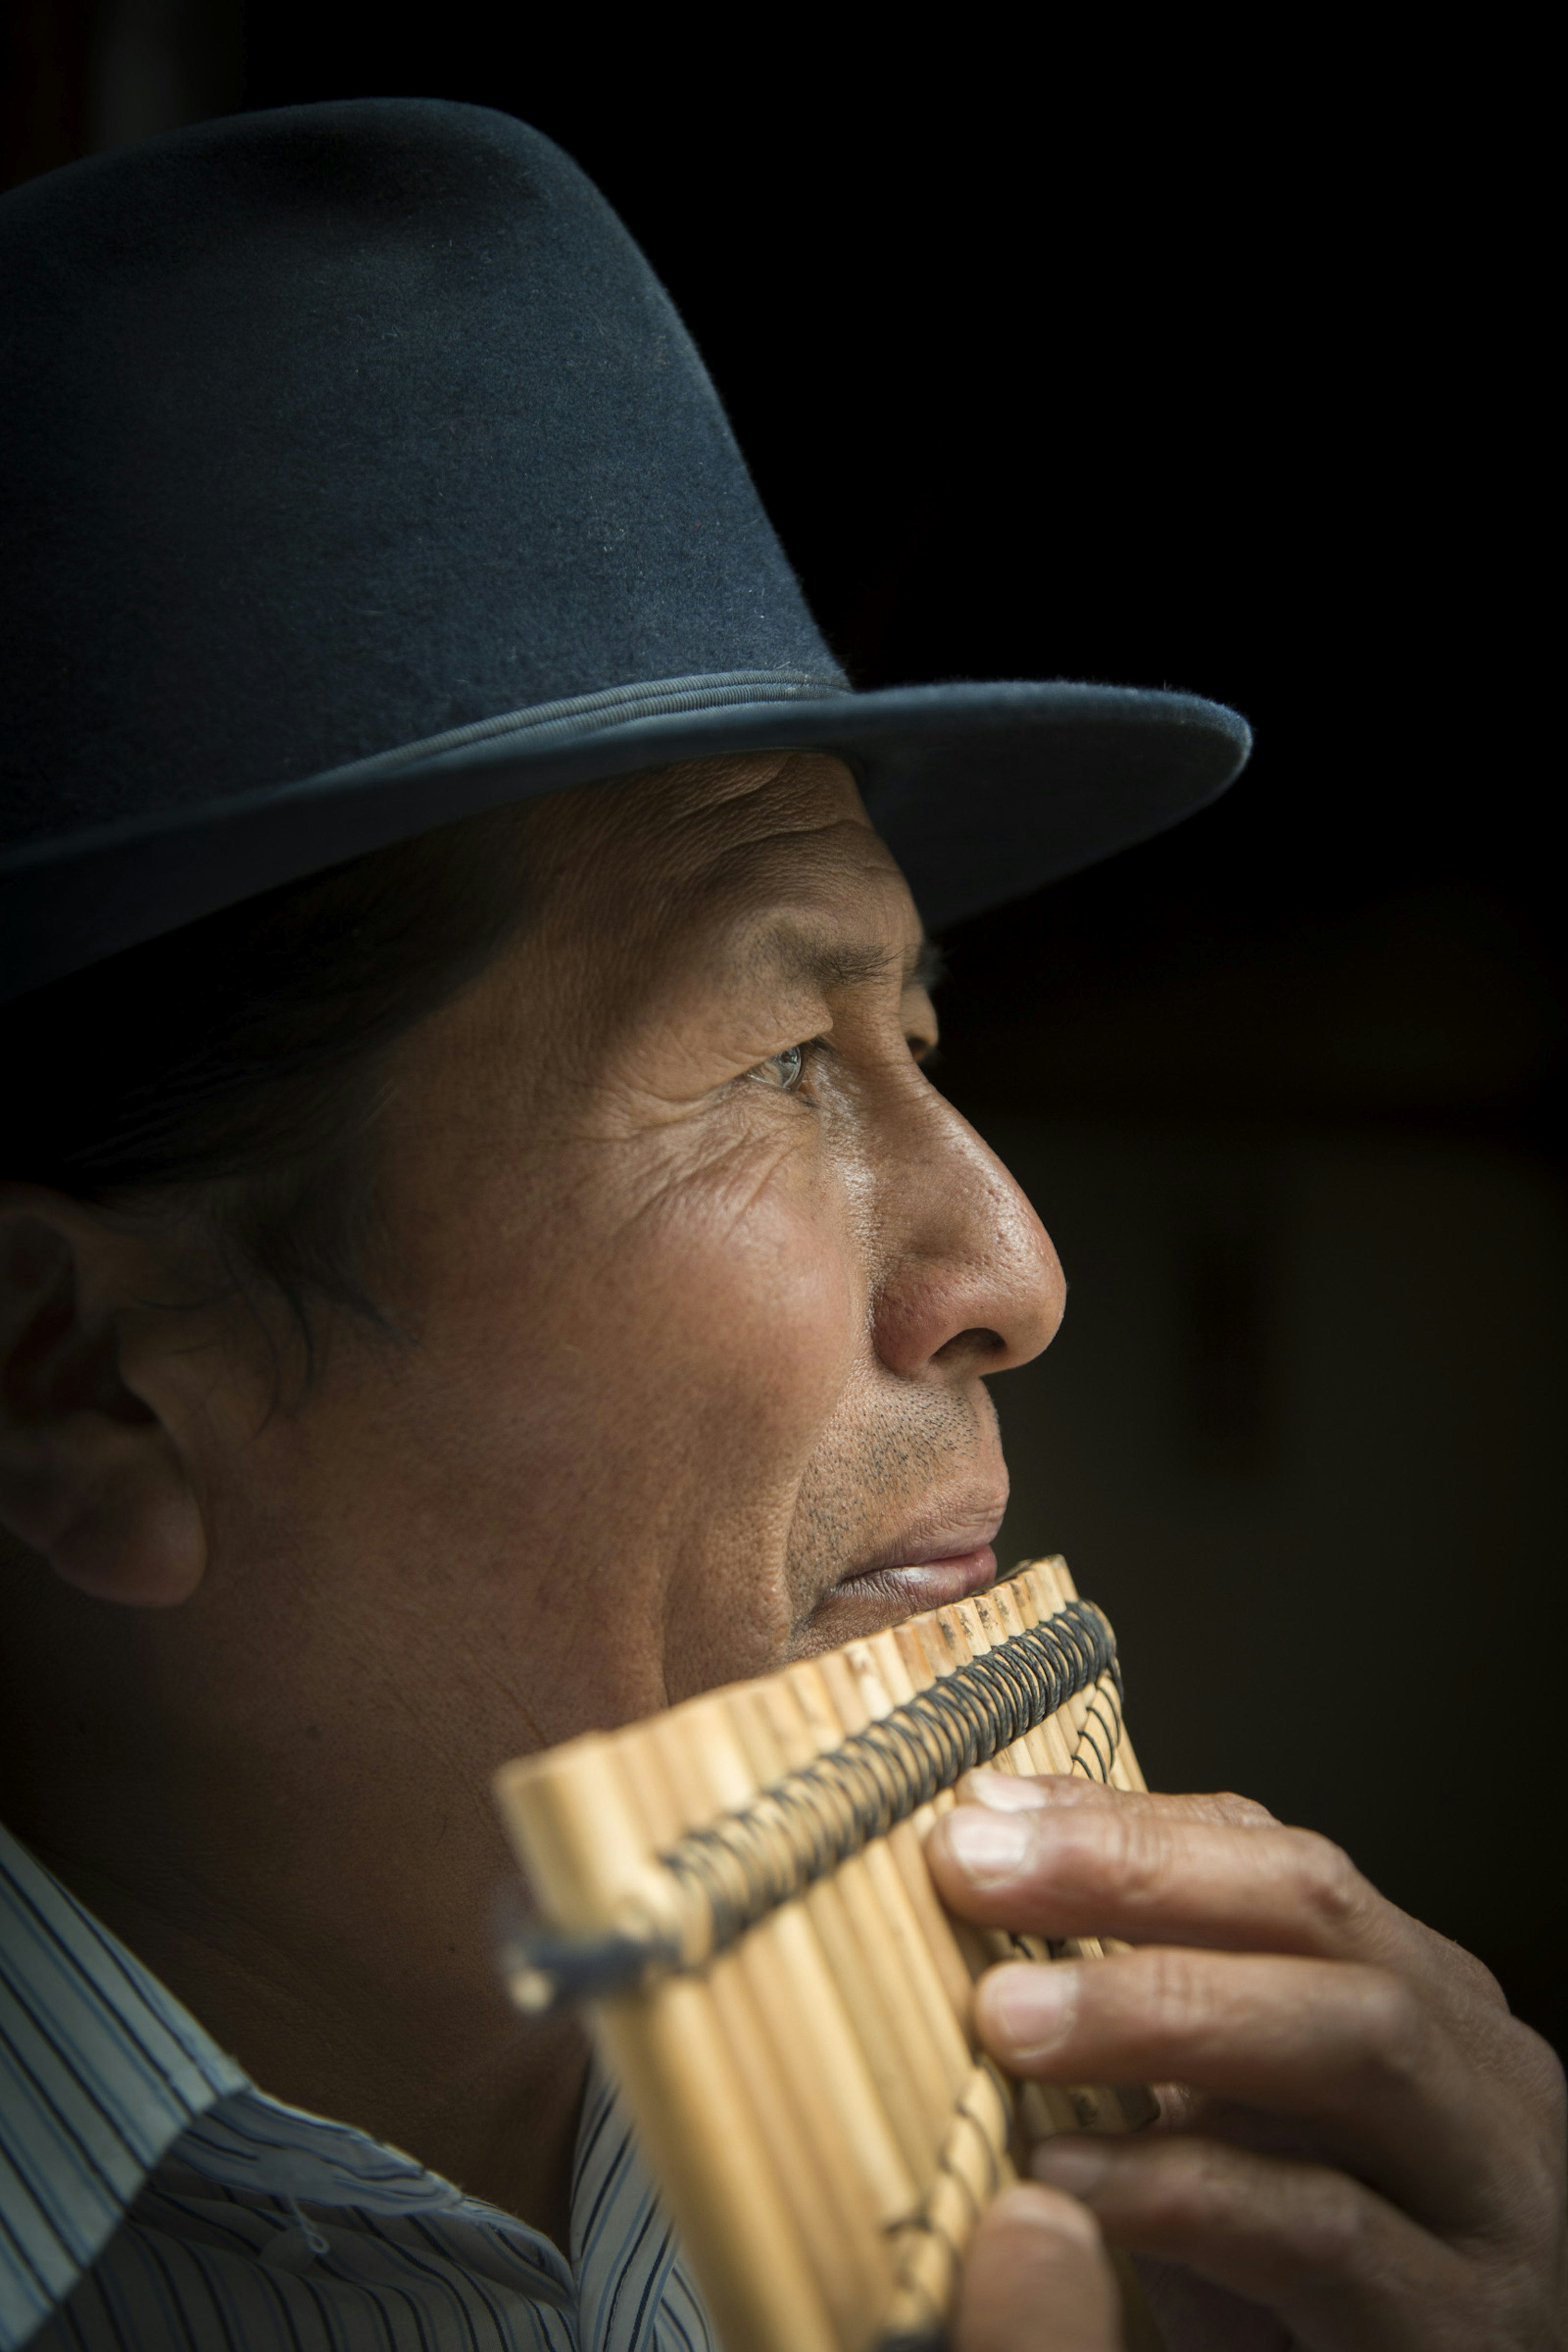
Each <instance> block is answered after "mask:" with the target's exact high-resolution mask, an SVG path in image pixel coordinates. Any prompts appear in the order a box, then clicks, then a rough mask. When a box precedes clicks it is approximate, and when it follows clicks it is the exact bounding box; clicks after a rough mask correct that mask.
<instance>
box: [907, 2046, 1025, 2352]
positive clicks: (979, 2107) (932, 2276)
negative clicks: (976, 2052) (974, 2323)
mask: <svg viewBox="0 0 1568 2352" xmlns="http://www.w3.org/2000/svg"><path fill="white" fill-rule="evenodd" d="M1011 2127H1012V2111H1011V2105H1010V2102H1009V2099H1008V2095H1007V2091H1006V2087H1005V2084H1004V2082H1003V2079H1002V2076H1001V2075H1000V2074H999V2073H998V2072H997V2069H996V2068H995V2067H994V2065H993V2064H992V2063H990V2061H989V2060H982V2061H981V2062H980V2063H978V2064H976V2065H975V2066H974V2067H973V2070H972V2071H971V2073H970V2075H969V2077H968V2079H967V2080H966V2082H965V2084H964V2085H963V2092H962V2094H961V2095H960V2097H959V2100H958V2103H957V2105H956V2107H955V2108H954V2111H953V2116H952V2122H951V2123H950V2125H949V2126H948V2129H947V2131H946V2133H945V2135H944V2136H943V2139H942V2149H941V2153H940V2157H939V2160H938V2164H937V2169H936V2174H935V2178H934V2179H933V2180H932V2182H931V2190H930V2193H929V2195H928V2196H927V2198H926V2200H925V2203H924V2205H923V2206H922V2208H921V2213H920V2217H919V2220H918V2221H917V2222H916V2223H915V2224H914V2225H913V2226H912V2227H911V2228H910V2229H909V2230H906V2231H900V2237H899V2241H898V2243H897V2245H896V2247H895V2250H894V2254H895V2261H896V2263H897V2265H898V2273H899V2276H898V2285H897V2288H896V2290H895V2292H894V2295H893V2299H892V2302H891V2304H890V2305H889V2310H888V2315H887V2318H886V2321H885V2322H884V2329H883V2333H884V2339H885V2340H890V2341H893V2342H899V2341H916V2342H930V2341H931V2340H932V2338H933V2337H941V2336H945V2328H944V2326H943V2322H944V2320H945V2318H946V2315H947V2314H948V2313H949V2312H950V2311H951V2309H952V2303H953V2299H954V2296H955V2294H956V2291H957V2284H958V2273H959V2271H960V2269H961V2267H962V2265H963V2257H964V2254H965V2253H966V2252H967V2251H968V2246H969V2241H970V2238H971V2237H972V2235H973V2230H974V2224H975V2222H976V2221H978V2220H979V2218H980V2215H981V2214H982V2213H983V2212H984V2210H985V2207H986V2206H987V2204H988V2203H989V2202H990V2200H991V2199H992V2198H993V2197H994V2196H995V2194H996V2192H997V2190H998V2189H1005V2188H1007V2187H1009V2186H1010V2185H1011V2184H1012V2182H1013V2181H1014V2180H1016V2179H1017V2173H1016V2169H1015V2167H1014V2165H1013V2161H1012V2158H1011V2157H1010V2156H1009V2155H1008V2152H1007V2138H1008V2134H1009V2132H1010V2130H1011Z"/></svg>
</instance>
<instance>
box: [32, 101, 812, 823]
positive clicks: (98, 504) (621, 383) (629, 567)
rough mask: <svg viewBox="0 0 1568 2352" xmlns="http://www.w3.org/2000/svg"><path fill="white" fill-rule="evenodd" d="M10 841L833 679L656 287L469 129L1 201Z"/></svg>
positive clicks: (291, 149) (79, 167) (232, 133)
mask: <svg viewBox="0 0 1568 2352" xmlns="http://www.w3.org/2000/svg"><path fill="white" fill-rule="evenodd" d="M0 305H3V307H4V311H5V318H6V322H7V325H6V335H5V352H4V355H3V357H0V404H3V413H4V415H5V434H4V436H3V451H4V454H3V455H0V518H3V519H0V533H3V539H0V548H3V555H0V599H3V600H4V604H5V611H4V618H3V621H0V709H4V710H5V728H4V729H3V730H0V850H4V849H5V848H12V849H15V848H18V847H20V846H21V845H24V844H26V843H36V842H42V841H44V840H46V839H48V838H50V837H52V836H58V835H60V834H62V833H66V832H69V831H74V830H77V829H79V828H81V827H83V826H97V825H100V824H106V823H112V822H114V821H115V820H118V819H142V818H146V817H149V816H153V817H156V816H161V815H163V816H172V815H174V814H177V813H178V812H180V811H182V810H186V809H195V808H197V807H200V806H210V804H211V803H213V802H214V801H215V800H221V799H224V798H226V797H227V796H230V795H238V794H241V793H247V792H250V791H253V790H256V789H258V788H266V787H270V786H277V785H280V784H287V783H289V782H296V781H299V780H301V779H305V778H308V777H312V776H315V775H318V774H320V773H321V772H322V771H324V770H331V769H334V768H337V767H339V766H341V765H342V764H344V763H346V762H351V761H363V760H365V759H369V758H373V757H374V756H375V755H377V754H382V753H385V752H388V751H395V749H397V748H398V747H399V746H403V745H408V744H412V743H418V742H424V741H426V740H428V739H429V738H431V737H439V736H443V735H446V734H448V733H449V732H450V731H451V730H464V729H468V728H472V727H474V726H475V725H477V724H479V723H481V722H484V721H486V720H489V719H496V718H498V717H500V716H501V715H503V714H506V713H509V712H514V711H518V710H525V709H533V708H535V707H536V706H538V705H541V704H558V703H561V702H563V701H570V700H571V699H572V698H575V697H580V696H592V695H598V694H602V693H603V692H604V691H605V689H606V688H619V687H622V686H625V685H628V684H634V683H636V682H638V681H649V680H652V681H659V680H666V681H669V680H678V681H679V680H691V679H693V678H701V677H712V676H713V675H714V674H716V673H718V674H722V673H733V672H751V673H758V672H762V673H767V672H773V671H781V672H790V673H795V675H796V676H797V677H799V676H800V675H801V674H806V675H808V676H809V677H812V678H813V679H817V678H820V680H821V683H822V686H823V687H824V688H829V687H830V686H831V685H832V684H834V683H837V682H838V674H837V670H836V668H835V666H834V664H833V661H832V658H831V656H829V654H828V653H827V650H826V646H824V644H823V642H822V639H821V637H820V635H819V634H818V632H817V630H816V627H815V625H814V624H813V622H812V619H811V616H810V614H809V613H808V612H807V610H806V607H805V601H804V599H803V597H802V595H801V593H800V589H799V587H798V585H797V583H796V582H795V577H794V574H793V572H791V570H790V567H789V564H788V562H787V561H786V559H785V558H784V553H783V551H782V550H781V548H780V547H779V544H778V541H777V540H776V539H775V537H774V535H773V531H772V529H771V528H770V526H769V524H768V522H767V520H766V517H765V516H764V514H763V510H762V508H761V505H760V503H759V501H758V499H757V496H756V492H755V490H754V489H753V488H752V483H751V480H750V478H749V477H748V475H747V472H746V468H745V466H744V463H743V461H742V457H741V454H740V451H739V449H738V448H737V446H736V444H735V441H734V437H733V436H732V434H731V430H730V427H729V425H728V422H727V420H726V418H725V416H724V414H723V411H722V408H721V405H720V403H719V400H718V397H717V395H716V394H715V392H714V390H713V387H712V385H711V383H710V380H709V378H708V375H707V373H706V371H705V370H704V368H703V365H702V362H701V361H700V358H699V356H698V353H697V352H696V349H695V347H694V346H693V344H692V342H691V340H690V338H689V335H688V334H687V332H686V331H685V329H684V328H683V327H682V325H681V323H680V320H679V318H678V316H677V315H676V312H675V310H674V308H673V306H672V305H671V303H670V301H669V299H668V296H667V295H666V294H665V292H664V290H663V289H662V287H661V286H660V285H659V283H658V279H657V278H655V277H654V275H653V272H652V270H651V269H650V268H649V267H648V265H647V261H646V260H645V258H644V257H643V256H642V254H641V253H640V251H639V250H638V248H637V246H636V245H635V243H634V242H633V240H632V239H631V237H630V236H628V235H627V233H626V230H625V228H624V227H623V226H622V225H621V223H620V222H619V220H618V219H617V218H616V215H615V214H614V213H613V212H612V210H611V209H610V207H609V205H607V204H606V203H605V200H604V198H603V197H602V196H600V195H599V194H598V192H597V191H596V190H595V188H594V187H593V185H592V184H591V183H590V182H589V181H588V180H587V179H586V178H585V177H584V174H583V173H581V172H580V171H579V170H578V169H577V167H576V166H575V165H574V163H572V162H571V161H570V160H569V159H568V158H567V157H566V156H565V155H563V153H562V152H560V150H559V149H558V148H556V147H555V146H554V145H552V142H550V141H549V140H548V139H546V138H544V137H543V136H542V134H541V133H540V132H538V131H533V130H531V129H530V128H529V127H528V126H527V125H525V124H523V123H521V122H519V121H516V120H515V119H513V118H512V117H510V116H507V115H502V114H497V113H493V112H491V111H489V110H487V109H483V108H479V107H470V106H462V105H457V104H453V103H449V102H447V101H442V100H357V101H353V102H351V103H344V104H332V105H324V106H322V105H318V106H310V107H298V108H287V109H280V110H278V111H276V112H271V113H267V114H258V115H248V116H230V117H226V118H223V119H220V120H218V121H213V122H208V123H203V124H200V125H197V126H195V128H193V129H191V130H187V131H178V132H175V133H173V134H172V135H170V136H169V137H166V138H163V139H160V140H156V141H153V142H148V143H147V144H145V145H143V146H141V147H138V148H133V149H130V150H127V151H123V152H120V153H118V154H114V155H110V156H106V157H101V158H97V159H93V160H91V161H89V162H88V163H79V164H73V165H70V166H68V167H67V169H66V170H64V171H62V172H58V173H50V174H48V175H47V177H45V178H44V179H42V180H39V181H36V182H33V183H31V184H28V185H26V186H24V187H23V188H20V189H18V190H16V191H15V192H14V193H13V194H11V195H9V196H7V197H6V198H5V199H4V201H0Z"/></svg>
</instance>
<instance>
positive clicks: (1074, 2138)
mask: <svg viewBox="0 0 1568 2352" xmlns="http://www.w3.org/2000/svg"><path fill="white" fill-rule="evenodd" d="M1114 2162H1115V2158H1113V2157H1112V2155H1111V2154H1110V2150H1109V2148H1107V2147H1104V2146H1102V2144H1101V2143H1100V2141H1099V2140H1097V2139H1090V2138H1089V2137H1087V2136H1084V2137H1079V2135H1078V2134H1077V2133H1074V2132H1058V2135H1057V2137H1056V2138H1055V2139H1047V2140H1043V2141H1042V2142H1041V2144H1040V2146H1039V2147H1037V2148H1036V2149H1035V2151H1034V2153H1033V2154H1032V2155H1031V2157H1030V2158H1029V2170H1030V2171H1031V2172H1032V2173H1033V2175H1034V2177H1035V2179H1037V2180H1043V2181H1044V2182H1045V2183H1046V2186H1047V2188H1048V2189H1066V2190H1067V2192H1068V2196H1069V2197H1089V2196H1091V2195H1092V2194H1093V2192H1094V2191H1095V2189H1098V2188H1099V2187H1100V2182H1101V2181H1102V2180H1103V2179H1105V2176H1106V2174H1107V2173H1108V2172H1109V2171H1110V2168H1111V2166H1112V2164H1113V2163H1114Z"/></svg>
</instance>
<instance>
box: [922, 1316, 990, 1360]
mask: <svg viewBox="0 0 1568 2352" xmlns="http://www.w3.org/2000/svg"><path fill="white" fill-rule="evenodd" d="M1006 1353H1007V1342H1006V1340H1005V1339H1004V1338H1003V1337H1002V1334H1001V1333H1000V1331H990V1330H987V1329H986V1328H984V1325H981V1324H975V1325H973V1327H972V1328H970V1329H969V1330H967V1331H955V1332H954V1334H953V1336H952V1339H945V1340H944V1341H943V1342H942V1346H941V1347H940V1348H939V1349H937V1350H936V1353H935V1354H934V1355H933V1356H932V1358H931V1361H932V1363H933V1364H959V1363H965V1362H972V1363H982V1364H983V1363H988V1362H989V1361H990V1360H991V1359H992V1358H993V1357H994V1356H1005V1354H1006Z"/></svg>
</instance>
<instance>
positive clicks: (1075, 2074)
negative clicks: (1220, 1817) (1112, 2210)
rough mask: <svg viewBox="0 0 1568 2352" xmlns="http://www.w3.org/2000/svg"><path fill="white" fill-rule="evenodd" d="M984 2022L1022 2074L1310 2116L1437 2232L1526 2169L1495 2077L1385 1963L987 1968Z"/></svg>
mask: <svg viewBox="0 0 1568 2352" xmlns="http://www.w3.org/2000/svg"><path fill="white" fill-rule="evenodd" d="M974 2015H975V2023H976V2026H977V2028H978V2030H979V2032H980V2035H981V2038H982V2040H983V2041H984V2043H985V2046H986V2048H987V2049H988V2050H989V2051H990V2052H991V2053H992V2055H993V2056H994V2058H995V2059H996V2060H997V2061H998V2062H999V2063H1000V2064H1002V2065H1003V2066H1005V2067H1006V2068H1007V2070H1008V2071H1009V2072H1010V2073H1012V2074H1025V2075H1037V2076H1039V2077H1041V2078H1043V2079H1045V2080H1047V2081H1055V2082H1066V2083H1073V2082H1078V2083H1124V2082H1138V2081H1166V2080H1172V2079H1173V2080H1175V2081H1178V2082H1182V2083H1188V2084H1193V2085H1194V2086H1195V2088H1197V2089H1198V2090H1199V2091H1203V2092H1206V2093H1208V2094H1209V2095H1211V2096H1215V2097H1217V2098H1221V2099H1230V2100H1239V2101H1242V2102H1244V2103H1245V2104H1246V2105H1248V2106H1252V2107H1261V2108H1263V2109H1264V2110H1265V2111H1266V2112H1267V2113H1268V2114H1271V2115H1276V2116H1290V2117H1292V2118H1294V2119H1296V2120H1297V2121H1298V2122H1307V2123H1309V2124H1310V2125H1311V2126H1312V2127H1313V2138H1314V2140H1315V2141H1316V2142H1317V2143H1318V2144H1319V2145H1320V2146H1321V2147H1323V2148H1324V2149H1326V2150H1327V2151H1328V2152H1329V2153H1330V2154H1331V2155H1332V2156H1333V2157H1334V2158H1336V2160H1338V2161H1341V2162H1343V2163H1347V2164H1349V2165H1351V2166H1352V2168H1354V2169H1355V2170H1356V2171H1357V2172H1358V2173H1361V2174H1363V2176H1364V2177H1366V2178H1368V2179H1372V2180H1373V2181H1375V2182H1376V2183H1377V2184H1378V2186H1380V2187H1381V2188H1382V2189H1384V2190H1385V2191H1386V2192H1387V2193H1388V2194H1390V2195H1392V2196H1394V2197H1395V2198H1397V2199H1398V2200H1399V2201H1400V2202H1401V2203H1402V2204H1405V2205H1406V2206H1407V2207H1408V2208H1409V2209H1410V2210H1412V2211H1413V2212H1414V2213H1415V2215H1416V2216H1417V2218H1418V2219H1420V2220H1422V2221H1427V2222H1429V2223H1431V2225H1432V2226H1434V2227H1436V2228H1445V2229H1448V2228H1459V2229H1463V2228H1468V2227H1479V2226H1481V2225H1482V2224H1483V2223H1484V2221H1485V2219H1486V2216H1487V2214H1488V2212H1489V2210H1495V2208H1496V2205H1497V2201H1498V2199H1499V2197H1500V2193H1501V2189H1502V2184H1503V2183H1504V2182H1505V2181H1506V2179H1507V2178H1508V2177H1509V2174H1510V2169H1511V2168H1513V2166H1514V2165H1515V2164H1516V2162H1517V2157H1518V2150H1517V2147H1516V2145H1515V2140H1514V2137H1513V2135H1512V2134H1511V2132H1510V2130H1509V2128H1508V2127H1507V2117H1506V2116H1505V2114H1504V2112H1503V2107H1502V2104H1501V2103H1500V2102H1499V2100H1498V2098H1497V2095H1496V2094H1495V2093H1494V2092H1493V2091H1492V2090H1491V2088H1490V2087H1489V2084H1488V2083H1487V2081H1486V2079H1485V2077H1484V2076H1482V2075H1481V2074H1479V2072H1478V2071H1477V2070H1476V2069H1475V2068H1474V2067H1472V2066H1471V2065H1470V2063H1468V2060H1466V2059H1465V2058H1464V2057H1462V2056H1461V2054H1460V2053H1459V2052H1458V2050H1457V2049H1456V2048H1455V2046H1454V2044H1453V2042H1452V2041H1451V2040H1450V2038H1449V2036H1448V2035H1447V2032H1445V2031H1444V2029H1443V2028H1442V2027H1441V2026H1440V2025H1439V2024H1438V2023H1437V2022H1436V2020H1435V2019H1434V2018H1433V2017H1432V2015H1431V2013H1430V2011H1428V2010H1426V2008H1425V2007H1424V2005H1423V2004H1422V2003H1421V2002H1420V2001H1419V2000H1416V1998H1415V1995H1414V1994H1413V1993H1412V1992H1411V1990H1410V1989H1409V1987H1408V1986H1407V1985H1405V1984H1403V1983H1402V1982H1401V1981H1400V1979H1398V1978H1397V1977H1394V1976H1391V1975H1389V1974H1388V1973H1387V1972H1386V1971H1385V1970H1384V1969H1363V1968H1360V1967H1356V1966H1354V1965H1352V1964H1351V1963H1348V1962H1343V1961H1339V1962H1335V1961H1324V1960H1304V1959H1298V1958H1277V1957H1274V1956H1266V1957H1260V1956H1257V1955H1253V1954H1247V1955H1237V1954H1235V1953H1229V1952H1193V1951H1188V1950H1184V1949H1180V1948H1170V1947H1164V1946H1159V1945H1154V1946H1149V1947H1146V1948H1143V1949H1142V1950H1137V1951H1130V1952H1121V1953H1118V1954H1116V1955H1115V1956H1114V1957H1113V1958H1107V1959H1102V1960H1067V1961H1058V1962H1056V1963H1053V1964H1047V1965H1044V1966H1040V1965H1036V1964H1034V1963H1031V1962H1013V1963H1009V1964H1008V1965H1006V1966H1005V1967H1002V1968H996V1969H991V1970H990V1971H989V1972H988V1973H987V1974H986V1975H985V1976H984V1977H983V1978H982V1979H981V1981H980V1983H979V1984H978V1985H977V1986H976V1988H975V2002H974Z"/></svg>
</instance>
